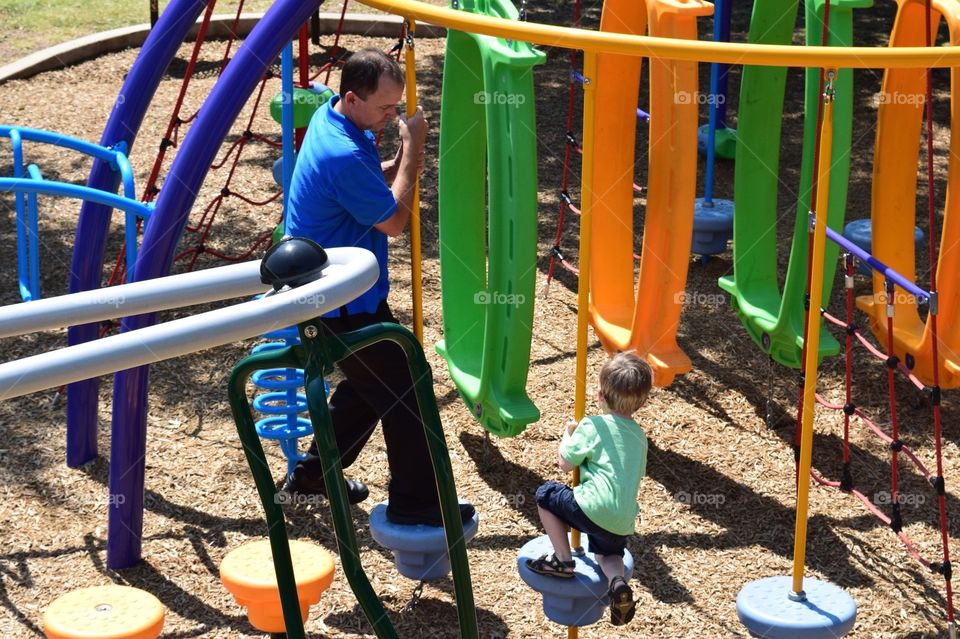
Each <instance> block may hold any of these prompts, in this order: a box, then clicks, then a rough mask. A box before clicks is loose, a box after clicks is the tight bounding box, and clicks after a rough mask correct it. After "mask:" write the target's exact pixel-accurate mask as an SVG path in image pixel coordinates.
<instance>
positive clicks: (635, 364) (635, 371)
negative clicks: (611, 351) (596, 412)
mask: <svg viewBox="0 0 960 639" xmlns="http://www.w3.org/2000/svg"><path fill="white" fill-rule="evenodd" d="M651 386H653V371H652V370H650V365H649V364H647V362H646V361H644V360H643V359H642V358H641V357H639V356H638V355H637V354H636V353H634V352H633V351H630V352H627V353H617V354H616V355H614V356H613V358H611V359H610V360H608V361H607V363H606V364H604V365H603V368H601V369H600V392H601V393H603V399H604V401H605V402H606V403H607V407H608V408H609V409H610V410H612V411H613V412H615V413H620V414H621V415H632V414H634V413H635V412H637V411H638V410H639V409H640V407H641V406H643V404H644V403H645V402H646V401H647V396H648V395H649V394H650V388H651Z"/></svg>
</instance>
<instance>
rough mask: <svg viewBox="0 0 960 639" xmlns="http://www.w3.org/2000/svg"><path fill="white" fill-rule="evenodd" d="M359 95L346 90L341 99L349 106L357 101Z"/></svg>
mask: <svg viewBox="0 0 960 639" xmlns="http://www.w3.org/2000/svg"><path fill="white" fill-rule="evenodd" d="M359 97H360V96H358V95H357V94H356V93H354V92H353V91H347V92H346V93H345V94H344V95H343V101H344V103H346V104H349V105H350V106H353V105H355V104H356V103H357V100H358V99H359Z"/></svg>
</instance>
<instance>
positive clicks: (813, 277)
mask: <svg viewBox="0 0 960 639" xmlns="http://www.w3.org/2000/svg"><path fill="white" fill-rule="evenodd" d="M826 77H827V83H826V90H825V92H824V97H823V100H824V104H823V122H822V123H821V125H820V156H819V159H818V162H817V163H818V165H819V170H818V172H817V201H816V209H815V213H816V217H815V220H814V227H813V262H812V264H811V267H810V308H809V309H808V311H807V343H806V353H807V355H806V360H805V361H804V362H803V424H802V429H801V433H800V465H799V469H798V472H797V523H796V529H795V532H794V541H793V597H794V598H797V599H802V598H803V569H804V562H805V560H806V552H807V512H808V510H809V505H810V503H809V501H810V500H809V498H810V460H811V458H812V456H813V413H814V409H815V408H816V392H817V363H818V361H817V359H818V358H817V354H818V353H819V351H820V321H821V320H820V307H821V306H822V303H823V262H824V254H825V252H826V244H827V200H828V199H829V197H830V163H831V156H832V155H833V89H832V85H833V78H834V77H836V71H835V70H834V69H827V71H826Z"/></svg>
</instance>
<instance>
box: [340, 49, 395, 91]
mask: <svg viewBox="0 0 960 639" xmlns="http://www.w3.org/2000/svg"><path fill="white" fill-rule="evenodd" d="M384 76H386V77H388V78H390V79H391V80H393V81H394V82H396V83H397V84H399V85H401V86H402V85H403V83H404V75H403V69H401V68H400V65H399V64H398V63H397V61H396V60H394V59H393V58H391V57H390V56H388V55H387V54H386V53H384V52H383V51H381V50H380V49H373V48H368V49H360V50H359V51H357V52H356V53H354V54H353V55H352V56H350V57H349V58H347V61H346V62H344V63H343V70H342V71H341V72H340V97H341V98H342V97H344V96H346V95H347V91H353V92H354V93H355V94H357V96H358V97H359V98H360V99H361V100H366V99H367V98H368V97H370V95H371V94H373V93H376V91H377V87H378V86H379V85H380V78H381V77H384Z"/></svg>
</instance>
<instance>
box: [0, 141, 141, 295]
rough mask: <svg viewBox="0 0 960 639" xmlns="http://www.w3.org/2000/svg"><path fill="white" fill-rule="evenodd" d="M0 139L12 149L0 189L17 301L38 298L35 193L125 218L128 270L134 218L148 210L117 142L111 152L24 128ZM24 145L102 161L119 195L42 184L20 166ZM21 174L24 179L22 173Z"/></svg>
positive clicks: (35, 172)
mask: <svg viewBox="0 0 960 639" xmlns="http://www.w3.org/2000/svg"><path fill="white" fill-rule="evenodd" d="M0 138H9V140H10V144H11V147H12V151H13V176H12V177H0V191H13V192H14V193H15V202H16V210H17V272H18V274H19V282H20V297H21V299H23V301H24V302H29V301H31V300H36V299H40V241H39V232H38V227H39V221H38V218H39V214H38V212H37V196H38V195H41V194H42V195H56V196H61V197H74V198H78V199H81V200H83V201H85V202H87V201H89V202H98V203H100V204H102V205H105V206H109V207H112V208H117V209H120V210H122V211H123V212H124V213H125V214H126V218H125V225H124V238H125V240H124V246H125V247H126V256H127V268H128V269H133V266H134V264H135V263H136V259H137V220H138V219H147V218H149V216H150V212H151V210H152V207H150V206H149V205H147V204H141V203H140V202H138V201H137V199H136V195H137V194H136V190H135V188H134V180H133V169H132V168H131V167H130V160H129V159H127V154H126V149H127V147H126V145H125V143H123V142H120V143H118V144H116V145H114V146H112V147H110V148H107V147H105V146H102V145H99V144H92V143H90V142H87V141H85V140H79V139H77V138H73V137H70V136H66V135H62V134H60V133H54V132H52V131H43V130H40V129H31V128H26V127H13V126H0ZM24 142H34V143H40V144H50V145H52V146H56V147H59V148H62V149H69V150H71V151H77V152H78V153H81V154H84V155H86V156H89V157H91V158H94V159H95V160H98V161H100V162H104V163H106V166H107V167H108V168H109V170H110V171H112V172H113V173H115V174H116V176H115V177H116V179H117V181H122V182H123V196H122V197H121V196H118V195H116V194H115V193H114V192H113V191H111V190H101V189H97V188H95V187H90V186H86V187H84V186H78V185H76V184H69V183H66V182H59V181H54V180H46V179H44V177H43V174H42V173H41V171H40V168H39V167H38V166H37V165H36V164H32V163H31V164H29V165H24V162H25V159H24V151H23V143H24ZM24 172H26V175H24Z"/></svg>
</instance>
